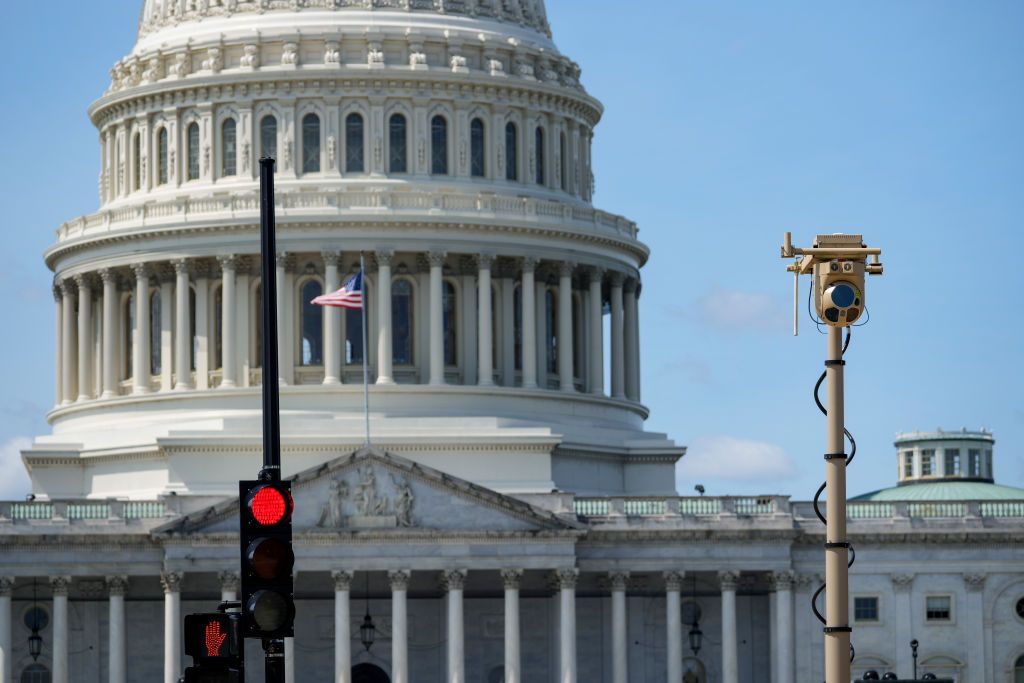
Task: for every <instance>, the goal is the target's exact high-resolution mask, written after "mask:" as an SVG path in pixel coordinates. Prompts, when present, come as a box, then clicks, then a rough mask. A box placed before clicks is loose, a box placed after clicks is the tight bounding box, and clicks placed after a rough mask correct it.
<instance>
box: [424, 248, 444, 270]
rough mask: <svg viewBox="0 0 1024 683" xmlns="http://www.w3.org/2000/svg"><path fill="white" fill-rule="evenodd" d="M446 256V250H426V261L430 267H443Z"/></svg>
mask: <svg viewBox="0 0 1024 683" xmlns="http://www.w3.org/2000/svg"><path fill="white" fill-rule="evenodd" d="M446 258H448V252H446V251H435V250H431V251H428V252H427V263H428V264H430V267H431V268H442V267H444V261H445V259H446Z"/></svg>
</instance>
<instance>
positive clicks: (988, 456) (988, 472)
mask: <svg viewBox="0 0 1024 683" xmlns="http://www.w3.org/2000/svg"><path fill="white" fill-rule="evenodd" d="M985 476H986V477H988V478H989V479H993V478H995V475H994V474H993V473H992V451H985Z"/></svg>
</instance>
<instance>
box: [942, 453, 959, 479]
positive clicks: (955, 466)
mask: <svg viewBox="0 0 1024 683" xmlns="http://www.w3.org/2000/svg"><path fill="white" fill-rule="evenodd" d="M945 455H946V476H947V477H959V476H960V449H959V448H947V449H946V451H945Z"/></svg>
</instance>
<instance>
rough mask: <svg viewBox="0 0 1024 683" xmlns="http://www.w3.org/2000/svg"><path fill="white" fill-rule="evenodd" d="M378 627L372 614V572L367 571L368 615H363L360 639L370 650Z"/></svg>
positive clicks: (367, 649)
mask: <svg viewBox="0 0 1024 683" xmlns="http://www.w3.org/2000/svg"><path fill="white" fill-rule="evenodd" d="M376 634H377V627H376V626H374V625H373V617H371V616H370V572H366V616H364V617H363V625H362V626H360V627H359V641H360V642H361V643H362V644H363V647H365V648H366V651H367V652H369V651H370V648H371V647H373V641H374V640H375V639H376Z"/></svg>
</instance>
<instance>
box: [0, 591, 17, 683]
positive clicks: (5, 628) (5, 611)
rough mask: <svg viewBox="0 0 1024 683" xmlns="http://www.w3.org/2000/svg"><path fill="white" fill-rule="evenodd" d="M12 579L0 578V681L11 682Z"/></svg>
mask: <svg viewBox="0 0 1024 683" xmlns="http://www.w3.org/2000/svg"><path fill="white" fill-rule="evenodd" d="M13 590H14V578H13V577H10V576H0V681H4V683H7V681H10V680H11V671H12V665H13V662H14V660H13V658H12V657H11V592H12V591H13Z"/></svg>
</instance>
